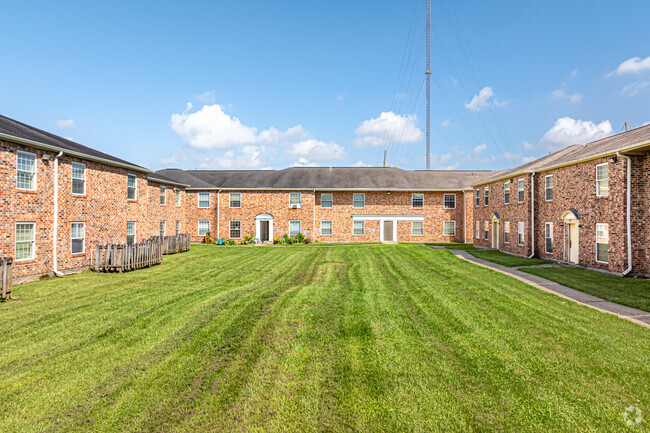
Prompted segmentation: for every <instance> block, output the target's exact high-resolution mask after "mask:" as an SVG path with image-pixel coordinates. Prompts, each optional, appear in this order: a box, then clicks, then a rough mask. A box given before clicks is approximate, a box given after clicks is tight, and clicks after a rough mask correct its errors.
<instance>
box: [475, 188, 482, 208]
mask: <svg viewBox="0 0 650 433" xmlns="http://www.w3.org/2000/svg"><path fill="white" fill-rule="evenodd" d="M474 199H475V201H476V207H479V206H480V205H481V190H480V189H477V190H476V191H474Z"/></svg>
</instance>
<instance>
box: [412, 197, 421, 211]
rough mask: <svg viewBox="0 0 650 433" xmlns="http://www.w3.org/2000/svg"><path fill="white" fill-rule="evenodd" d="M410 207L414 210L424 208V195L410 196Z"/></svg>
mask: <svg viewBox="0 0 650 433" xmlns="http://www.w3.org/2000/svg"><path fill="white" fill-rule="evenodd" d="M411 206H413V208H414V209H422V208H424V194H412V195H411Z"/></svg>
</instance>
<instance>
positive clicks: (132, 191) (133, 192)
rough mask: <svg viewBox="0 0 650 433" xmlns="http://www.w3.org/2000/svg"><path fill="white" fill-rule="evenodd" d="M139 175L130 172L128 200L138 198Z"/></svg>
mask: <svg viewBox="0 0 650 433" xmlns="http://www.w3.org/2000/svg"><path fill="white" fill-rule="evenodd" d="M136 181H137V177H136V176H135V174H129V175H128V180H127V196H126V198H127V199H128V200H137V198H138V188H137V183H136Z"/></svg>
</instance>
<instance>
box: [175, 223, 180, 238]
mask: <svg viewBox="0 0 650 433" xmlns="http://www.w3.org/2000/svg"><path fill="white" fill-rule="evenodd" d="M174 229H175V230H174V233H176V236H178V235H180V234H181V220H176V226H175V227H174Z"/></svg>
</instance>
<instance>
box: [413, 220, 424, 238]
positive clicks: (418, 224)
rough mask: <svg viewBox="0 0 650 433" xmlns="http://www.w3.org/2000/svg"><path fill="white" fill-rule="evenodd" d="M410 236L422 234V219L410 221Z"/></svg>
mask: <svg viewBox="0 0 650 433" xmlns="http://www.w3.org/2000/svg"><path fill="white" fill-rule="evenodd" d="M411 236H424V221H411Z"/></svg>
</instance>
